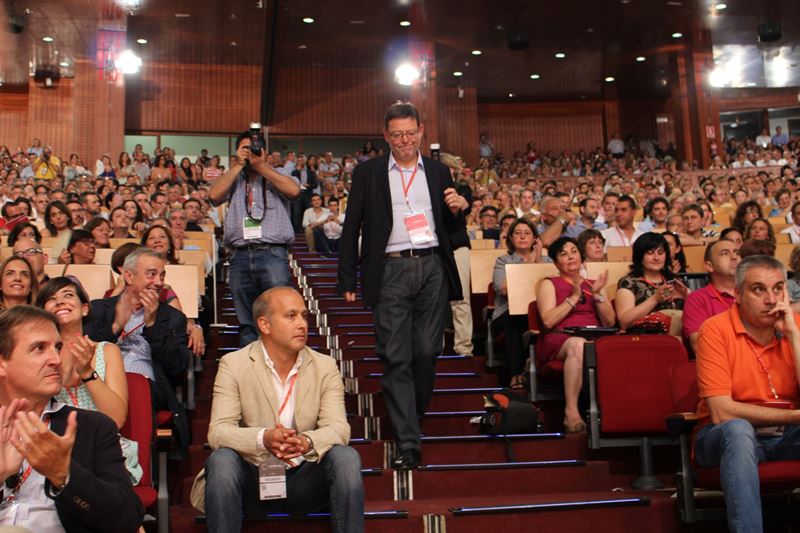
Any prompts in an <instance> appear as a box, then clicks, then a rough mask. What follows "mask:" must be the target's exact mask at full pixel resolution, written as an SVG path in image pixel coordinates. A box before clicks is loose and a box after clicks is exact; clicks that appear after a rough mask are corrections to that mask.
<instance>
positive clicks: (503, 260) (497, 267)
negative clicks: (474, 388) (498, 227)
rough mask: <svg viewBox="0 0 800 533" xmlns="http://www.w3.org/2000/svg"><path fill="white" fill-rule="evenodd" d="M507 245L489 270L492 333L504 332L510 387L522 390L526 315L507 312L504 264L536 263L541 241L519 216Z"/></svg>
mask: <svg viewBox="0 0 800 533" xmlns="http://www.w3.org/2000/svg"><path fill="white" fill-rule="evenodd" d="M506 245H507V246H508V253H507V254H505V255H501V256H500V257H498V258H497V260H496V261H495V263H494V271H493V273H492V283H493V285H494V291H495V297H494V311H493V313H492V331H491V334H492V335H495V336H497V335H499V334H500V333H501V332H503V333H504V334H505V335H504V336H505V352H506V357H507V358H508V369H509V373H510V375H511V385H510V386H511V388H512V389H523V388H525V383H526V379H525V374H524V373H523V366H524V365H523V363H524V360H525V357H524V348H523V346H522V334H523V333H524V332H525V331H526V330H527V329H528V317H527V316H526V315H510V314H509V313H508V284H507V281H506V265H514V264H520V263H536V262H538V261H539V259H540V258H541V255H542V241H541V240H539V236H538V234H537V233H536V228H535V227H534V225H533V222H531V221H530V220H528V219H526V218H518V219H517V220H515V221H514V222H513V223H512V224H511V226H510V227H509V228H508V237H507V238H506Z"/></svg>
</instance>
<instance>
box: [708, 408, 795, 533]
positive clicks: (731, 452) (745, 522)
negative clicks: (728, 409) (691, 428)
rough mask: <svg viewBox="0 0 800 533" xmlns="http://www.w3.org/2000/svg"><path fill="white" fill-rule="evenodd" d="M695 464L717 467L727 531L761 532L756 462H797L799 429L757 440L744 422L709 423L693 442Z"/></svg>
mask: <svg viewBox="0 0 800 533" xmlns="http://www.w3.org/2000/svg"><path fill="white" fill-rule="evenodd" d="M694 453H695V460H696V461H697V464H698V465H700V466H702V467H706V468H710V467H717V466H718V467H719V471H720V483H721V484H722V490H723V492H724V493H725V507H726V513H727V517H728V528H729V529H730V530H731V531H733V532H737V531H742V532H751V531H762V530H763V527H762V520H761V491H760V486H759V482H758V463H762V462H766V461H783V460H790V459H800V426H786V430H785V431H784V433H783V435H782V436H780V437H758V436H757V435H756V431H755V428H753V425H752V424H750V422H748V421H747V420H743V419H740V418H736V419H733V420H729V421H727V422H723V423H722V424H716V425H713V424H709V425H708V426H705V427H704V428H703V429H701V430H700V431H698V432H697V436H696V437H695V440H694Z"/></svg>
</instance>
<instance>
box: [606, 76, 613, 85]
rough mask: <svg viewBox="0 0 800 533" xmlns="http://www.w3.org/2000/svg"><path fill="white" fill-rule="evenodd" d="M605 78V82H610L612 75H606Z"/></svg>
mask: <svg viewBox="0 0 800 533" xmlns="http://www.w3.org/2000/svg"><path fill="white" fill-rule="evenodd" d="M605 80H606V83H611V82H612V81H614V76H606V77H605Z"/></svg>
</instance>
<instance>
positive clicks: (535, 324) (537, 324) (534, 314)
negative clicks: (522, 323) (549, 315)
mask: <svg viewBox="0 0 800 533" xmlns="http://www.w3.org/2000/svg"><path fill="white" fill-rule="evenodd" d="M528 329H532V330H534V331H542V329H544V328H543V327H542V319H541V318H540V317H539V307H538V306H537V305H536V302H531V303H529V304H528Z"/></svg>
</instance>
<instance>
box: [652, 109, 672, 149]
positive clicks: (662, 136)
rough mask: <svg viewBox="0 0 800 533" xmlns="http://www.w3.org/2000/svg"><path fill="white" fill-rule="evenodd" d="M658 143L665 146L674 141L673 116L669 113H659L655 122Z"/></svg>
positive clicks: (662, 146)
mask: <svg viewBox="0 0 800 533" xmlns="http://www.w3.org/2000/svg"><path fill="white" fill-rule="evenodd" d="M656 131H657V134H656V135H657V136H656V139H658V144H659V145H660V146H661V148H667V146H669V144H670V143H673V144H674V143H675V117H674V116H673V115H672V114H671V113H664V114H659V115H658V117H657V122H656Z"/></svg>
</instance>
